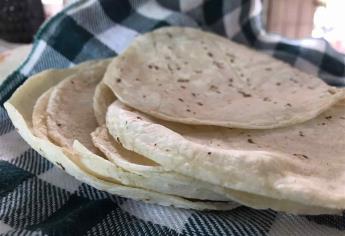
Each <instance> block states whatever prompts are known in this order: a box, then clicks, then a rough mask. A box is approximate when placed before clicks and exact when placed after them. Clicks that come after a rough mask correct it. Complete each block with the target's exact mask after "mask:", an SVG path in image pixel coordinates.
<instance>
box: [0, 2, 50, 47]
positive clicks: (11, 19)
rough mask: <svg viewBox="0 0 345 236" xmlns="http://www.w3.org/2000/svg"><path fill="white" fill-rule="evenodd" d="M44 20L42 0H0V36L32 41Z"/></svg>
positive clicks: (12, 40)
mask: <svg viewBox="0 0 345 236" xmlns="http://www.w3.org/2000/svg"><path fill="white" fill-rule="evenodd" d="M43 21H44V11H43V6H42V3H41V1H40V0H0V38H2V39H4V40H7V41H9V42H15V43H30V42H31V41H32V39H33V35H34V34H35V33H36V31H37V29H38V27H39V26H40V25H41V24H42V22H43Z"/></svg>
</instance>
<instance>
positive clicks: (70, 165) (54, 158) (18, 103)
mask: <svg viewBox="0 0 345 236" xmlns="http://www.w3.org/2000/svg"><path fill="white" fill-rule="evenodd" d="M105 63H108V62H107V61H100V62H88V63H83V64H81V65H79V66H76V67H74V68H71V69H65V70H48V71H45V72H42V73H39V74H37V75H35V76H33V77H31V78H30V79H28V80H27V81H26V82H25V83H24V84H23V85H22V86H21V87H20V88H18V89H17V91H16V92H15V93H14V94H13V96H12V97H11V99H10V100H9V101H7V102H6V103H5V108H6V110H7V111H8V114H9V116H10V118H11V120H12V122H13V124H14V126H15V127H16V129H17V130H18V132H19V134H20V135H21V136H22V137H23V138H24V140H25V141H26V142H27V143H28V144H29V145H30V146H31V147H32V148H34V149H35V150H36V151H37V152H39V153H40V154H41V155H43V156H44V157H46V158H47V159H48V160H49V161H51V162H52V163H53V164H55V165H56V166H58V167H59V168H62V169H63V170H65V171H66V172H67V173H69V174H71V175H72V176H74V177H75V178H77V179H78V180H81V181H83V182H85V183H87V184H90V185H91V186H93V187H95V188H97V189H100V190H104V191H107V192H109V193H112V194H117V195H120V196H123V197H127V198H132V199H135V200H142V201H145V202H148V203H156V204H160V205H165V206H176V207H182V208H192V209H198V210H204V209H214V210H226V209H231V208H233V207H236V206H237V204H233V203H231V202H227V203H222V202H208V201H202V202H200V201H197V200H188V199H184V198H181V197H177V196H173V195H167V194H162V193H158V192H154V191H149V190H145V189H141V188H136V187H132V186H124V185H122V184H121V183H120V182H119V181H115V180H114V179H112V180H111V181H108V180H104V179H100V178H97V177H96V176H94V175H93V173H90V172H88V171H89V169H87V168H85V166H83V165H82V164H83V163H82V162H79V159H80V158H81V157H80V156H79V155H77V154H76V153H75V152H74V151H72V150H70V149H68V148H63V147H61V146H57V145H55V144H54V143H53V142H52V141H50V139H49V137H43V136H44V135H45V134H47V133H45V132H41V131H39V134H40V135H41V136H42V137H37V136H35V135H34V134H33V130H32V115H33V108H34V106H35V103H36V101H37V99H38V98H39V97H40V96H41V95H42V97H43V98H44V97H47V96H48V95H47V94H49V93H48V92H47V93H45V92H46V91H48V90H49V89H50V88H52V87H53V86H55V85H57V84H58V83H59V82H60V81H63V80H64V79H65V78H66V77H68V76H71V75H74V74H82V73H83V71H85V70H87V69H90V70H93V69H92V68H93V67H101V66H103V65H104V64H105ZM90 67H91V68H90ZM94 69H95V68H94ZM44 93H45V94H44ZM44 104H48V102H47V101H43V102H41V104H37V106H35V107H36V108H37V109H43V110H42V112H41V114H44V106H45V105H44ZM38 113H40V112H39V111H37V112H36V114H38ZM36 117H37V116H36ZM40 119H41V124H43V123H42V118H40ZM35 124H38V123H35ZM40 130H47V128H43V129H40ZM67 143H68V142H67ZM74 146H78V143H76V144H75V145H74ZM82 147H83V148H85V147H84V146H82ZM91 154H93V153H91ZM93 155H94V154H93ZM87 160H89V162H90V163H91V164H97V163H98V162H99V160H103V159H102V158H100V157H98V156H97V158H96V159H92V158H87ZM104 161H106V160H104ZM99 163H100V164H97V166H95V169H96V171H98V170H99V167H102V168H104V167H105V165H104V163H102V161H100V162H99ZM102 171H103V172H106V170H102ZM109 175H112V176H114V173H113V172H112V171H110V172H109Z"/></svg>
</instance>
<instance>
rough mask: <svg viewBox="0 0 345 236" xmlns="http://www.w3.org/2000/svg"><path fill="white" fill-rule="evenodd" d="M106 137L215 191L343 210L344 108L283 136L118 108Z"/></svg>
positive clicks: (285, 130) (111, 112) (340, 106)
mask: <svg viewBox="0 0 345 236" xmlns="http://www.w3.org/2000/svg"><path fill="white" fill-rule="evenodd" d="M106 122H107V128H108V130H109V132H110V134H111V135H112V136H113V137H115V138H116V139H117V138H118V139H119V140H120V141H121V143H122V145H123V146H124V147H125V148H126V149H128V150H131V151H134V152H136V153H138V154H141V155H144V156H146V157H147V158H150V159H152V160H153V161H155V162H157V163H159V164H160V165H162V166H163V167H164V168H165V169H166V170H174V171H176V172H179V173H182V174H184V175H187V176H191V177H194V178H197V179H200V180H203V181H208V182H210V183H213V184H215V185H219V186H223V187H225V188H231V189H235V190H239V191H246V192H249V193H253V194H258V195H262V196H267V197H271V198H276V199H286V200H290V201H294V202H299V203H301V204H306V205H315V206H320V207H326V208H336V209H344V208H345V185H344V183H345V174H344V173H345V171H344V170H345V158H344V156H345V149H344V146H345V145H344V144H345V143H344V142H345V130H344V129H345V102H344V101H341V102H339V103H338V104H337V105H334V106H333V107H332V108H330V109H329V110H328V111H326V112H325V113H323V114H321V115H320V116H318V117H317V118H315V119H313V120H310V121H308V122H305V123H302V124H299V125H294V126H290V127H287V128H279V129H268V130H243V129H242V130H241V129H229V128H222V127H216V126H188V125H183V124H177V123H172V122H165V121H161V120H158V119H155V118H152V117H150V116H148V115H144V114H142V113H140V112H138V111H135V110H134V109H132V108H129V107H126V106H125V105H123V104H121V103H120V102H119V101H116V102H114V103H113V104H112V105H111V106H110V107H109V108H108V112H107V117H106Z"/></svg>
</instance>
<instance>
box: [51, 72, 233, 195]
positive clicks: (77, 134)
mask: <svg viewBox="0 0 345 236" xmlns="http://www.w3.org/2000/svg"><path fill="white" fill-rule="evenodd" d="M102 68H104V67H99V68H97V69H99V73H93V74H89V73H88V72H85V73H87V74H84V72H82V73H79V74H77V75H75V76H70V77H68V78H66V79H65V80H64V81H62V82H60V83H59V84H58V85H57V86H56V87H55V88H54V89H53V92H52V94H51V96H50V98H49V103H48V106H47V112H48V117H47V126H48V136H49V137H50V138H51V139H52V140H54V141H55V142H58V143H59V145H61V146H63V147H66V148H69V149H72V148H74V151H76V152H77V153H78V156H79V158H78V159H76V160H75V162H76V163H77V164H78V165H80V166H83V167H84V169H87V170H88V171H89V172H90V173H92V174H93V175H95V176H97V177H99V178H101V179H106V180H108V181H110V179H109V178H111V177H113V178H114V179H116V180H117V181H118V180H119V181H122V183H124V184H127V185H132V186H136V187H141V188H145V189H150V190H154V191H158V192H162V193H167V194H174V195H177V196H182V197H186V198H194V199H202V200H214V201H229V199H227V198H226V197H224V196H222V195H220V194H217V193H214V192H212V191H210V190H209V189H208V188H205V187H204V186H203V184H202V183H200V181H197V180H195V179H192V178H190V177H184V176H181V175H180V174H176V173H166V172H165V173H160V174H156V175H146V176H144V175H137V174H133V173H131V172H128V171H124V170H123V169H121V168H118V166H116V165H114V164H112V163H107V161H104V160H103V158H102V157H101V156H100V155H92V153H94V154H98V153H99V152H98V151H97V150H96V148H95V146H94V145H93V143H92V140H91V136H90V133H91V131H93V130H95V129H96V128H97V126H98V124H97V122H96V118H95V116H94V114H93V109H92V98H93V95H94V91H95V88H96V85H97V84H98V83H99V82H100V80H101V78H102ZM49 106H51V107H49ZM49 108H52V109H49ZM49 119H50V120H51V121H52V122H49ZM57 124H58V125H59V126H58V125H57ZM50 131H51V132H50ZM74 140H78V141H79V143H78V144H77V145H75V146H74V145H73V141H74ZM72 145H73V147H72ZM82 146H85V147H82ZM111 151H115V152H114V153H113V154H112V156H119V157H118V159H123V160H127V156H128V159H131V157H132V156H133V153H131V152H129V151H126V150H125V149H123V148H122V147H121V146H120V145H118V146H117V147H116V149H114V150H111ZM147 161H148V164H150V165H152V164H151V163H153V162H152V161H151V160H149V159H147ZM114 163H115V164H116V162H114ZM138 163H139V164H142V163H143V162H138ZM100 165H101V167H99V166H100ZM103 167H104V168H103ZM120 167H121V166H120ZM102 169H107V170H108V172H109V170H112V172H113V173H112V175H109V174H102V173H101V172H102ZM103 177H104V178H103ZM123 181H124V182H123ZM198 182H199V183H198ZM162 183H163V184H162Z"/></svg>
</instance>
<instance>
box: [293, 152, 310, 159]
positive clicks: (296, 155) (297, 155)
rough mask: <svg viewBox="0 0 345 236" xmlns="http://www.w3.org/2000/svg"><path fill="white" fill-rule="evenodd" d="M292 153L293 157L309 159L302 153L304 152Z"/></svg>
mask: <svg viewBox="0 0 345 236" xmlns="http://www.w3.org/2000/svg"><path fill="white" fill-rule="evenodd" d="M292 155H294V156H295V157H300V158H304V159H309V158H308V156H307V155H304V154H298V153H294V154H292Z"/></svg>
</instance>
